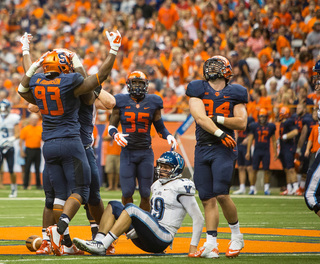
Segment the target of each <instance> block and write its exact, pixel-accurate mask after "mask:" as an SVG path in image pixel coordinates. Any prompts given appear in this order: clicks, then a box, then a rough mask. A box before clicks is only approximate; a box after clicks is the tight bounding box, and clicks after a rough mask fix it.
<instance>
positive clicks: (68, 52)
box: [53, 48, 76, 60]
mask: <svg viewBox="0 0 320 264" xmlns="http://www.w3.org/2000/svg"><path fill="white" fill-rule="evenodd" d="M53 51H55V52H57V53H64V54H65V55H66V56H67V57H68V58H69V59H70V60H72V58H73V56H74V55H76V53H75V52H73V51H71V50H68V49H62V48H61V49H54V50H53Z"/></svg>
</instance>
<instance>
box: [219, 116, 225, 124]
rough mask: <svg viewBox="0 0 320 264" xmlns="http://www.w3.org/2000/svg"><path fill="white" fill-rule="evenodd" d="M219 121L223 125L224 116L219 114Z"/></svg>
mask: <svg viewBox="0 0 320 264" xmlns="http://www.w3.org/2000/svg"><path fill="white" fill-rule="evenodd" d="M217 123H219V124H221V125H223V124H224V116H217Z"/></svg>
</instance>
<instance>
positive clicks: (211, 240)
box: [207, 233, 217, 247]
mask: <svg viewBox="0 0 320 264" xmlns="http://www.w3.org/2000/svg"><path fill="white" fill-rule="evenodd" d="M207 242H208V243H209V244H211V245H214V246H215V247H216V246H217V237H214V236H213V235H209V234H208V233H207Z"/></svg>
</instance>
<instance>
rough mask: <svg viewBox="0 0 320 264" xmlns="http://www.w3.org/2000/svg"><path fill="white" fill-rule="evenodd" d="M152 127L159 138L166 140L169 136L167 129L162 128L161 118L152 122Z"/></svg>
mask: <svg viewBox="0 0 320 264" xmlns="http://www.w3.org/2000/svg"><path fill="white" fill-rule="evenodd" d="M153 124H154V127H155V128H156V130H157V132H158V135H159V136H160V137H161V138H164V139H166V138H167V136H168V135H170V133H169V131H168V129H166V127H165V126H164V123H163V120H162V118H160V119H159V120H158V121H156V122H154V123H153Z"/></svg>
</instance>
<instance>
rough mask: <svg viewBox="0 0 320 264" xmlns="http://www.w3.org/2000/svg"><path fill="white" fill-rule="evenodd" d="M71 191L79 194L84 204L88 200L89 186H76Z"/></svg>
mask: <svg viewBox="0 0 320 264" xmlns="http://www.w3.org/2000/svg"><path fill="white" fill-rule="evenodd" d="M72 193H77V194H79V195H80V196H81V198H82V204H86V203H87V202H88V200H89V195H90V189H89V186H82V187H77V188H75V189H74V190H72Z"/></svg>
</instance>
